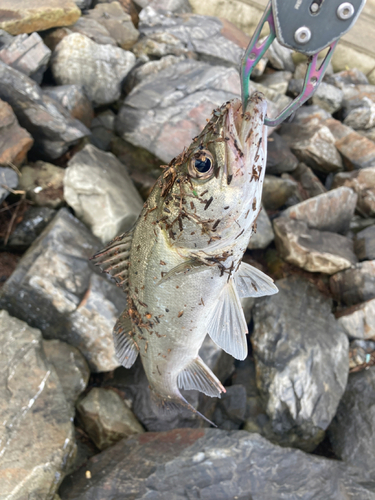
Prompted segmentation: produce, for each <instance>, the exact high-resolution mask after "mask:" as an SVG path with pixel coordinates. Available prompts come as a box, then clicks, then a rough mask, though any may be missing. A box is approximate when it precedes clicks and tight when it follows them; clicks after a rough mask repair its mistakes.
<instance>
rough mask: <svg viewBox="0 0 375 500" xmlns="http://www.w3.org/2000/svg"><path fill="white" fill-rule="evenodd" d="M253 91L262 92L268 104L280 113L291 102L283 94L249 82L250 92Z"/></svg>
mask: <svg viewBox="0 0 375 500" xmlns="http://www.w3.org/2000/svg"><path fill="white" fill-rule="evenodd" d="M255 90H258V91H259V92H262V94H264V95H265V96H266V98H267V101H268V102H271V103H273V105H274V107H276V109H277V110H278V111H279V112H281V111H283V109H284V108H286V107H287V106H288V105H289V104H290V103H291V101H292V99H291V98H290V97H289V96H286V95H284V94H281V93H279V92H277V91H276V90H274V89H273V88H270V87H266V86H265V85H262V84H261V83H256V82H253V81H252V82H251V92H254V91H255ZM269 112H270V110H268V113H267V114H268V115H270V113H269Z"/></svg>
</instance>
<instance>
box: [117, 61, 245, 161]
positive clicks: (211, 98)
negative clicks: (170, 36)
mask: <svg viewBox="0 0 375 500" xmlns="http://www.w3.org/2000/svg"><path fill="white" fill-rule="evenodd" d="M239 95H240V82H239V76H238V72H237V71H236V70H235V69H234V68H224V67H221V66H210V65H209V64H207V63H203V62H201V61H194V60H186V61H182V62H179V63H178V64H174V65H173V66H169V67H168V68H165V69H163V70H162V71H159V73H157V74H156V75H150V76H148V77H147V78H145V79H144V80H143V81H142V82H141V83H140V84H139V85H138V86H137V87H135V88H134V89H133V90H132V91H131V92H130V94H129V95H128V96H127V97H126V99H125V101H124V104H123V106H122V107H121V109H120V111H119V114H118V115H117V120H116V130H117V133H118V134H119V135H120V136H121V137H122V138H123V139H125V140H126V141H128V142H130V143H131V144H133V145H135V146H141V147H143V148H145V149H147V150H148V151H150V152H151V153H153V154H154V155H155V156H157V157H158V158H160V159H161V160H162V161H164V162H167V163H168V162H169V161H170V160H171V159H172V158H174V157H175V156H177V155H178V154H180V152H181V151H182V150H183V148H184V147H185V146H188V145H189V144H190V142H191V138H192V137H195V136H196V135H197V134H199V133H200V131H201V130H202V129H203V127H204V125H205V124H206V119H207V117H208V116H209V115H210V114H211V112H212V110H213V109H214V108H215V107H216V106H221V105H222V103H223V102H225V101H227V100H229V99H233V98H234V97H238V96H239Z"/></svg>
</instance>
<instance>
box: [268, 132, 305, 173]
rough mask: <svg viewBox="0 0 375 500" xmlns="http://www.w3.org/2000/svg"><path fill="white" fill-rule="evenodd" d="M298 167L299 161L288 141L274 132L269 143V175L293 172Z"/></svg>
mask: <svg viewBox="0 0 375 500" xmlns="http://www.w3.org/2000/svg"><path fill="white" fill-rule="evenodd" d="M297 165H298V160H297V158H296V157H295V156H294V154H293V153H292V152H291V150H290V148H289V146H288V145H287V143H286V141H285V140H284V139H283V138H282V137H281V136H280V135H279V134H277V133H276V132H273V133H272V135H271V136H270V137H269V138H268V143H267V174H271V175H275V174H282V173H284V172H292V171H294V170H295V169H296V168H297Z"/></svg>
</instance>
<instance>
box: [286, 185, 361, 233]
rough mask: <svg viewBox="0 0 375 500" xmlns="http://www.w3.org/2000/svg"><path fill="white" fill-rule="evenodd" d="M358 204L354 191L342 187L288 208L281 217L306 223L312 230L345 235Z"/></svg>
mask: <svg viewBox="0 0 375 500" xmlns="http://www.w3.org/2000/svg"><path fill="white" fill-rule="evenodd" d="M356 203H357V195H356V194H355V193H354V191H353V190H352V189H349V188H346V187H341V188H337V189H333V190H332V191H328V192H327V193H323V194H320V195H318V196H315V197H314V198H309V199H308V200H305V201H303V202H302V203H298V204H297V205H294V206H292V207H290V208H287V209H286V210H284V211H283V212H282V214H281V215H282V216H283V217H289V218H290V219H293V220H301V221H304V222H306V223H307V225H308V226H309V228H310V229H319V230H320V231H331V232H332V233H345V232H347V231H348V229H349V225H350V221H351V219H352V217H353V215H354V210H355V207H356Z"/></svg>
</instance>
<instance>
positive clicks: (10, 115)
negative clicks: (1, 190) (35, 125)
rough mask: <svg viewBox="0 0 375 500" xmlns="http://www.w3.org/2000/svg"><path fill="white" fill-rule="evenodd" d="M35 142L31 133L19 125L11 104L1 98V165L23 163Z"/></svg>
mask: <svg viewBox="0 0 375 500" xmlns="http://www.w3.org/2000/svg"><path fill="white" fill-rule="evenodd" d="M33 142H34V140H33V138H32V137H31V135H30V134H29V133H28V132H26V130H25V129H23V128H21V127H20V126H19V124H18V121H17V118H16V116H15V114H14V112H13V110H12V108H11V107H10V106H9V104H8V103H6V102H4V101H2V100H1V99H0V165H9V164H10V163H13V165H16V166H19V165H21V164H22V163H23V162H24V160H25V158H26V155H27V152H28V150H29V149H30V148H31V146H32V145H33Z"/></svg>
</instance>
